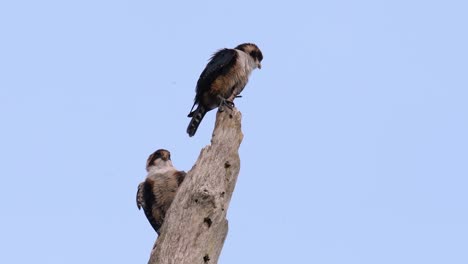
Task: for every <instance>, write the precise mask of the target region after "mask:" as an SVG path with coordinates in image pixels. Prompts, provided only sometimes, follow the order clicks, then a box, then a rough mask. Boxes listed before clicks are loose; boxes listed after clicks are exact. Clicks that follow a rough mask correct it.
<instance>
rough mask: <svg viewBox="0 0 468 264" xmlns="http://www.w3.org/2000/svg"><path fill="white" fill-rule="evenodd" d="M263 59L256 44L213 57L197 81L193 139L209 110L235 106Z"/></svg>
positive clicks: (219, 52)
mask: <svg viewBox="0 0 468 264" xmlns="http://www.w3.org/2000/svg"><path fill="white" fill-rule="evenodd" d="M262 60H263V55H262V52H261V51H260V49H259V48H258V47H257V45H255V44H252V43H244V44H240V45H239V46H237V47H235V48H234V49H226V48H225V49H221V50H219V51H217V52H216V53H214V54H213V56H212V57H211V59H210V61H209V62H208V64H207V65H206V67H205V70H203V72H202V73H201V75H200V78H199V79H198V82H197V88H196V95H195V100H194V104H193V106H192V109H191V110H190V113H189V114H188V117H191V118H192V119H191V121H190V123H189V125H188V127H187V133H188V134H189V136H193V135H195V132H196V131H197V128H198V126H199V125H200V122H201V121H202V119H203V117H204V116H205V114H206V113H207V112H208V111H210V110H212V109H214V108H216V107H218V106H221V105H226V106H228V107H229V108H232V107H233V106H234V103H233V101H234V98H236V97H240V96H239V94H240V93H241V92H242V90H243V89H244V87H245V85H246V84H247V82H248V81H249V75H250V73H251V72H252V71H253V70H254V69H256V68H259V69H260V68H261V67H262V65H261V62H262ZM196 105H198V106H197V108H196V109H195V110H193V109H194V108H195V106H196Z"/></svg>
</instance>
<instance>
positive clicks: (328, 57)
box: [0, 0, 468, 264]
mask: <svg viewBox="0 0 468 264" xmlns="http://www.w3.org/2000/svg"><path fill="white" fill-rule="evenodd" d="M467 12H468V4H467V2H466V1H461V0H460V1H451V0H448V1H402V0H396V1H389V0H388V1H379V0H377V1H370V0H369V1H364V0H359V1H345V0H341V1H339V0H335V1H333V0H332V1H283V3H281V4H279V3H274V2H273V1H268V2H266V1H265V2H261V1H242V0H241V1H235V2H219V1H210V2H207V1H190V2H189V1H186V2H185V1H171V2H169V1H165V2H159V1H149V0H141V1H121V0H113V1H89V0H80V1H50V0H44V1H28V0H24V1H2V2H1V3H0V36H1V41H0V122H1V130H0V135H1V137H0V144H1V145H0V164H1V165H0V208H1V217H0V223H1V224H0V248H1V252H0V263H41V264H42V263H43V264H62V263H69V264H75V263H76V264H78V263H80V264H81V263H122V264H123V263H146V261H147V260H148V257H149V253H150V250H151V247H152V245H153V242H154V239H155V233H154V231H153V230H152V228H151V226H150V225H149V223H148V222H147V220H146V218H145V216H144V214H143V212H141V211H138V210H137V208H136V204H135V193H136V187H137V185H138V183H139V182H141V181H142V180H143V179H144V177H145V175H146V172H145V162H146V158H147V157H148V155H149V154H150V153H152V152H153V151H154V150H156V149H158V148H167V149H169V150H170V151H171V152H172V159H173V162H174V164H175V166H176V167H177V168H179V169H183V170H189V169H190V168H191V167H192V165H193V163H194V162H195V160H196V159H197V157H198V154H199V151H200V149H201V148H202V147H204V146H205V145H207V144H208V143H209V140H210V136H211V131H212V129H213V125H214V116H215V112H214V111H212V112H210V113H209V114H208V115H207V117H206V118H205V120H203V122H202V124H201V127H200V129H199V130H198V132H197V134H196V136H195V137H194V138H189V137H188V136H187V134H186V133H185V129H186V126H187V124H188V122H189V119H188V118H187V117H186V115H187V113H188V112H189V110H190V107H191V106H192V102H193V97H194V95H195V91H194V90H195V84H196V81H197V79H198V77H199V75H200V73H201V71H202V70H203V68H204V67H205V65H206V62H207V60H208V58H209V57H210V56H211V54H212V53H213V52H214V51H216V50H217V49H220V48H224V47H234V46H236V45H238V44H240V43H243V42H254V43H256V44H257V45H258V46H259V47H260V48H261V49H262V51H263V54H264V60H263V63H262V65H263V68H262V69H261V70H256V71H254V72H253V74H252V76H251V79H250V82H249V84H248V85H247V87H246V89H245V90H244V92H243V96H244V97H243V98H240V99H237V100H236V105H237V107H238V108H239V109H240V110H241V111H242V113H243V131H244V134H245V137H244V141H243V143H242V145H241V149H240V154H241V163H242V168H241V172H240V175H239V180H238V184H237V187H236V190H235V193H234V196H233V199H232V201H231V206H230V208H229V213H228V219H229V224H230V226H229V229H230V230H229V234H228V237H227V239H226V243H225V245H224V249H223V252H222V256H221V258H220V263H222V264H234V263H236V264H237V263H306V264H308V263H312V264H313V263H320V264H328V263H339V264H341V263H356V264H358V263H359V264H361V263H369V264H375V263H379V264H381V263H389V264H394V263H400V264H401V263H408V264H410V263H411V264H413V263H451V264H453V263H468V250H467V249H468V204H467V202H468V192H467V189H468V178H467V177H468V104H467V100H468V77H467V76H468V34H467V26H468V16H467Z"/></svg>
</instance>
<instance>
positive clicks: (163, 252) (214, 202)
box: [148, 108, 243, 264]
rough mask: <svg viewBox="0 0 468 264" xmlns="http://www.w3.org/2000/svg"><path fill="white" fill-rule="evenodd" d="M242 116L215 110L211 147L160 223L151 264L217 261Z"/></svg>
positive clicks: (235, 169) (237, 163)
mask: <svg viewBox="0 0 468 264" xmlns="http://www.w3.org/2000/svg"><path fill="white" fill-rule="evenodd" d="M241 118H242V115H241V113H240V112H239V111H237V109H235V108H234V110H232V111H231V110H229V109H225V111H223V112H218V113H217V114H216V124H215V128H214V131H213V136H212V139H211V145H208V146H206V147H205V148H203V149H202V151H201V153H200V156H199V157H198V160H197V162H196V163H195V165H194V166H193V167H192V169H191V170H190V171H189V172H188V173H187V176H186V177H185V180H184V182H183V183H182V185H181V186H180V188H179V190H178V192H177V195H176V197H175V198H174V201H173V202H172V205H171V207H170V209H169V211H168V212H167V214H166V218H165V220H164V224H163V226H162V227H161V235H160V236H159V238H158V239H157V240H156V243H155V246H154V248H153V250H152V252H151V257H150V260H149V262H148V263H149V264H169V263H174V264H184V263H187V264H198V263H200V264H206V263H210V264H213V263H217V262H218V258H219V255H220V253H221V249H222V247H223V244H224V240H225V238H226V235H227V232H228V221H227V219H226V213H227V209H228V207H229V202H230V200H231V196H232V193H233V191H234V187H235V184H236V181H237V176H238V175H239V169H240V159H239V153H238V149H239V146H240V143H241V142H242V138H243V134H242V131H241Z"/></svg>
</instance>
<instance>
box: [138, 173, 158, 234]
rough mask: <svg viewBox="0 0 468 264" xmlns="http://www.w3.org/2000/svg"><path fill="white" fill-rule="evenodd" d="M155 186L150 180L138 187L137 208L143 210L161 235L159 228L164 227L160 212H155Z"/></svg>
mask: <svg viewBox="0 0 468 264" xmlns="http://www.w3.org/2000/svg"><path fill="white" fill-rule="evenodd" d="M153 185H154V182H153V181H151V180H148V179H146V180H145V181H144V182H142V183H140V184H139V185H138V191H137V206H138V209H140V208H143V211H144V212H145V215H146V218H148V221H149V223H150V224H151V226H152V227H153V228H154V230H155V231H156V233H158V234H159V228H160V227H161V225H162V219H159V218H160V217H159V214H158V212H153V206H154V205H155V203H156V200H155V196H154V193H153ZM154 214H156V215H154Z"/></svg>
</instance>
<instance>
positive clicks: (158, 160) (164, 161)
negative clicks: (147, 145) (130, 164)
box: [136, 149, 186, 235]
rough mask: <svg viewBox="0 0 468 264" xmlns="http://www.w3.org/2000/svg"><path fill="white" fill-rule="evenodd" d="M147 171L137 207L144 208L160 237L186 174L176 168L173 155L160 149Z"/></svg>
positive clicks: (140, 188) (152, 155) (138, 193)
mask: <svg viewBox="0 0 468 264" xmlns="http://www.w3.org/2000/svg"><path fill="white" fill-rule="evenodd" d="M146 171H147V172H148V175H147V176H146V179H145V181H144V182H142V183H140V184H139V185H138V191H137V197H136V201H137V207H138V209H141V208H143V211H144V212H145V215H146V218H148V221H149V222H150V224H151V226H152V227H153V228H154V230H155V231H156V233H158V235H159V229H160V228H161V226H162V224H163V222H164V217H165V216H166V212H167V210H169V207H170V205H171V203H172V200H174V197H175V195H176V193H177V190H178V188H179V186H180V184H181V183H182V181H183V180H184V178H185V174H186V173H185V172H184V171H178V170H177V169H176V168H174V166H173V165H172V161H171V153H170V152H169V151H167V150H165V149H158V150H157V151H155V152H154V153H153V154H151V155H150V156H149V157H148V160H147V162H146Z"/></svg>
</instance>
